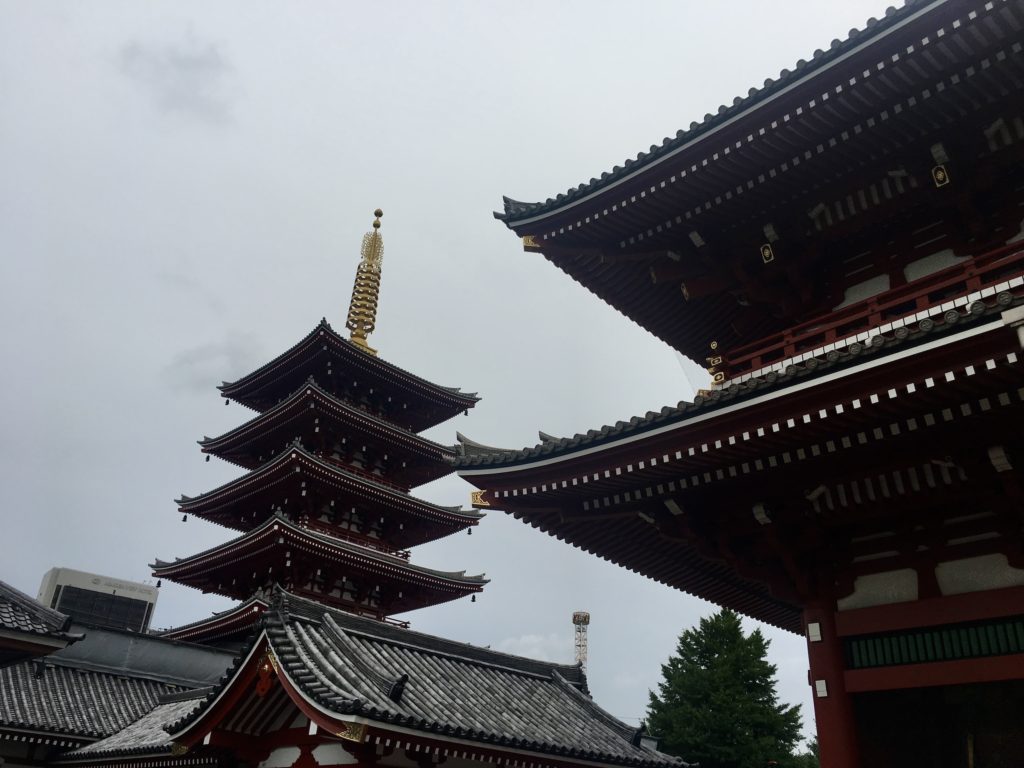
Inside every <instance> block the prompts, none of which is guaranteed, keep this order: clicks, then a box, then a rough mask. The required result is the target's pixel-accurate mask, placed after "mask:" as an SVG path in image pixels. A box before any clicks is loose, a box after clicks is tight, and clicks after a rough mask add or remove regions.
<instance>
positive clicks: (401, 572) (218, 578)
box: [152, 514, 487, 616]
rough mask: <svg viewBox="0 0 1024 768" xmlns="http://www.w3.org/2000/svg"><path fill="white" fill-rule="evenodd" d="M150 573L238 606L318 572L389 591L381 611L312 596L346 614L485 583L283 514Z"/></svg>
mask: <svg viewBox="0 0 1024 768" xmlns="http://www.w3.org/2000/svg"><path fill="white" fill-rule="evenodd" d="M152 568H153V575H154V576H155V577H157V578H162V579H170V580H172V581H175V582H178V583H181V584H186V585H188V586H191V587H194V588H196V589H201V590H203V591H204V592H214V593H216V594H219V595H224V596H226V597H232V598H234V599H236V600H238V599H244V598H249V597H250V596H252V595H253V594H254V593H255V592H256V591H257V590H258V589H261V588H262V587H263V586H264V585H265V583H266V582H267V581H268V579H273V580H281V579H290V580H294V581H295V582H296V583H299V582H301V583H307V582H308V581H310V579H311V578H312V574H314V573H317V572H321V573H322V575H324V576H325V577H327V576H329V575H330V574H329V573H328V572H331V573H334V574H336V575H338V576H345V577H356V578H359V579H361V580H366V579H369V580H372V581H373V583H374V585H376V586H381V585H387V586H388V587H389V590H388V591H387V593H386V594H385V593H382V595H383V597H382V603H381V605H380V606H379V608H370V607H368V606H366V605H365V604H352V605H349V604H348V603H347V602H346V601H345V599H344V598H336V597H334V596H332V595H330V594H328V593H312V592H311V596H313V597H315V599H316V600H318V601H321V602H325V603H336V604H337V605H339V606H347V608H348V609H349V610H358V611H364V610H365V611H366V612H372V613H379V614H381V615H385V616H387V615H391V614H395V613H403V612H405V611H411V610H414V609H416V608H423V607H426V606H428V605H436V604H438V603H444V602H447V601H449V600H454V599H456V598H459V597H464V596H465V595H470V594H473V593H476V592H480V591H481V590H482V589H483V587H484V585H485V584H486V583H487V579H485V578H484V577H483V575H479V576H467V575H466V573H465V571H454V572H449V571H436V570H432V569H430V568H423V567H421V566H416V565H412V564H410V563H409V562H408V561H406V560H405V559H403V558H401V557H397V556H394V555H388V554H385V553H383V552H380V551H377V550H373V549H369V548H368V547H363V546H360V545H358V544H353V543H350V542H347V541H343V540H342V539H338V538H335V537H333V536H328V535H326V534H323V533H319V532H316V531H311V530H309V529H307V528H303V527H301V526H299V525H297V524H296V523H293V522H292V521H291V520H289V519H287V518H286V517H284V516H283V515H280V514H275V515H272V516H270V517H269V518H268V519H267V520H266V521H265V522H264V523H263V524H262V525H261V526H259V527H258V528H255V529H253V530H251V531H249V532H248V533H245V534H243V535H242V536H239V537H238V538H235V539H232V540H231V541H229V542H226V543H225V544H221V545H220V546H217V547H213V548H212V549H208V550H206V551H204V552H200V553H198V554H195V555H192V556H190V557H186V558H181V559H177V560H175V561H174V562H164V561H161V560H157V561H156V562H155V563H154V564H153V565H152Z"/></svg>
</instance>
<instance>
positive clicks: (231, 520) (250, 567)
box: [153, 209, 486, 642]
mask: <svg viewBox="0 0 1024 768" xmlns="http://www.w3.org/2000/svg"><path fill="white" fill-rule="evenodd" d="M381 215H382V212H381V211H380V210H379V209H378V210H377V211H375V216H376V219H375V220H374V222H373V230H372V231H371V232H369V233H367V234H366V235H365V236H364V237H363V244H362V259H361V261H360V263H359V266H358V268H357V271H356V280H355V287H354V289H353V292H352V301H351V305H350V307H349V314H348V322H347V324H346V325H347V327H348V329H349V331H350V333H351V339H350V340H349V339H345V338H342V336H341V335H339V334H338V333H337V332H336V331H334V330H333V329H332V328H331V326H330V325H329V324H328V323H327V322H326V321H325V320H324V321H321V322H320V323H319V324H318V325H317V326H316V327H315V328H314V329H313V330H312V332H311V333H309V335H307V336H306V337H305V338H304V339H302V340H301V341H300V342H299V343H298V344H296V345H295V346H293V347H292V348H291V349H289V350H288V351H286V352H284V353H283V354H281V355H279V356H278V357H277V358H275V359H274V360H272V361H271V362H269V363H267V364H266V365H264V366H263V367H261V368H258V369H257V370H255V371H253V372H252V373H250V374H248V375H247V376H244V377H242V378H241V379H238V380H237V381H235V382H231V383H225V384H223V385H222V386H221V387H220V390H221V392H222V394H223V396H224V397H225V398H227V399H229V400H234V401H236V402H238V403H241V404H242V405H245V406H247V407H249V408H251V409H253V410H254V411H256V412H257V416H256V417H255V418H253V419H251V420H250V421H248V422H247V423H245V424H243V425H241V426H239V427H238V428H236V429H234V430H231V431H230V432H228V433H226V434H224V435H221V436H219V437H215V438H209V437H208V438H205V439H204V440H202V441H200V446H201V447H202V450H203V452H204V453H206V454H208V455H209V454H212V455H214V456H217V457H219V458H221V459H224V460H226V461H229V462H231V463H233V464H236V465H238V466H240V467H242V468H244V469H246V470H248V471H247V472H246V474H244V475H242V476H241V477H239V478H237V479H236V480H233V481H231V482H229V483H226V484H225V485H222V486H220V487H219V488H215V489H214V490H212V491H209V492H208V493H204V494H202V495H200V496H195V497H187V496H182V498H181V499H179V500H178V504H179V510H180V511H181V512H182V513H183V514H184V515H185V516H186V517H187V516H188V515H196V516H198V517H201V518H203V519H206V520H209V521H211V522H215V523H219V524H220V525H223V526H226V527H228V528H232V529H234V530H237V531H240V532H241V535H240V536H238V537H237V538H235V539H232V540H231V541H228V542H226V543H224V544H222V545H220V546H218V547H214V548H213V549H210V550H207V551H205V552H200V553H198V554H196V555H192V556H191V557H186V558H182V559H177V560H175V561H173V562H164V561H160V560H158V561H157V562H156V563H155V564H154V565H153V575H154V576H156V577H158V578H161V579H164V578H166V579H169V580H171V581H175V582H178V583H181V584H186V585H188V586H191V587H195V588H196V589H201V590H202V591H204V592H213V593H216V594H220V595H225V596H227V597H232V598H235V599H238V600H242V601H243V602H242V603H241V604H240V605H238V606H236V607H235V608H233V609H231V610H229V611H226V612H224V613H220V614H216V615H214V616H213V617H211V618H208V619H205V620H202V621H200V622H197V623H194V624H189V625H186V626H182V627H177V628H175V629H172V630H169V631H168V632H167V633H166V634H167V636H169V637H173V638H176V639H182V640H185V639H187V640H192V641H200V642H223V641H230V640H232V639H236V638H238V637H239V636H240V635H241V634H242V633H244V632H247V631H248V627H250V626H251V625H252V624H253V622H254V621H255V620H256V618H257V617H258V616H259V614H260V613H261V612H262V610H263V609H264V608H265V607H266V601H265V599H264V598H265V597H266V596H267V595H268V594H269V592H270V590H271V588H272V587H273V586H274V585H275V584H277V585H280V586H281V587H283V588H284V589H285V590H287V591H289V592H291V593H293V594H296V595H300V596H302V597H306V598H309V599H313V600H315V601H317V602H320V603H322V604H324V605H329V606H331V607H334V608H340V609H342V610H345V611H348V612H351V613H353V614H356V615H360V616H368V617H372V618H376V619H380V620H389V617H391V616H392V615H393V614H397V613H404V612H406V611H409V610H413V609H416V608H422V607H425V606H428V605H434V604H437V603H442V602H446V601H448V600H452V599H455V598H457V597H462V596H465V595H467V594H472V593H475V592H479V591H480V590H481V589H482V588H483V585H484V584H485V583H486V579H484V578H483V577H482V576H467V575H465V572H454V573H453V572H442V571H435V570H431V569H427V568H422V567H419V566H415V565H413V564H411V563H410V562H409V551H408V550H409V549H410V548H411V547H413V546H415V545H417V544H422V543H424V542H428V541H432V540H434V539H438V538H441V537H443V536H448V535H450V534H452V533H456V532H458V531H461V530H463V529H465V528H468V527H469V526H472V525H476V524H477V522H478V521H479V519H480V517H481V515H480V514H479V513H477V512H475V511H466V510H462V509H460V508H458V507H454V508H452V507H442V506H437V505H435V504H431V503H429V502H427V501H423V500H421V499H418V498H416V497H414V496H412V495H410V493H409V490H410V489H411V488H415V487H416V486H419V485H421V484H423V483H426V482H428V481H430V480H434V479H437V478H439V477H443V476H445V475H447V474H449V473H450V472H451V471H452V459H453V458H454V454H455V451H454V448H452V447H448V446H444V445H440V444H438V443H435V442H433V441H431V440H427V439H426V438H424V437H422V436H420V435H419V434H418V433H419V432H421V431H423V430H425V429H428V428H429V427H432V426H435V425H437V424H440V423H441V422H443V421H446V420H448V419H449V418H451V417H452V416H454V415H456V414H457V413H459V412H462V411H465V410H466V409H468V408H470V407H472V406H473V405H474V404H475V403H476V402H477V399H478V398H477V397H476V396H474V395H471V394H466V393H463V392H460V391H459V390H457V389H452V388H449V387H442V386H438V385H436V384H432V383H430V382H428V381H425V380H424V379H421V378H418V377H416V376H413V375H412V374H410V373H408V372H406V371H404V370H402V369H400V368H398V367H396V366H394V365H392V364H390V363H387V362H385V361H383V360H381V359H380V358H379V357H378V356H377V352H376V350H374V349H372V348H371V347H370V346H369V345H368V344H367V341H366V338H367V335H368V334H369V333H370V332H372V331H373V329H374V324H375V318H376V311H377V297H378V292H379V288H380V269H381V258H382V255H383V241H382V238H381V234H380V217H381Z"/></svg>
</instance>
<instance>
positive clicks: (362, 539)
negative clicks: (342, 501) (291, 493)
mask: <svg viewBox="0 0 1024 768" xmlns="http://www.w3.org/2000/svg"><path fill="white" fill-rule="evenodd" d="M301 524H302V525H303V526H304V527H305V528H308V529H309V530H311V531H315V532H317V533H323V534H326V535H328V536H331V537H332V538H335V539H341V540H342V541H350V542H352V543H353V544H358V545H359V546H361V547H367V548H368V549H373V550H376V551H377V552H383V553H385V554H388V555H394V556H395V557H400V558H402V559H403V560H408V559H409V555H410V552H409V550H407V549H397V548H396V547H389V546H388V545H387V544H385V543H384V542H383V541H380V540H379V539H374V538H371V537H370V536H363V535H361V534H358V533H350V532H348V531H346V530H345V529H344V528H339V527H337V526H334V525H330V524H329V523H324V522H322V521H320V520H310V519H308V518H304V519H303V520H302V521H301Z"/></svg>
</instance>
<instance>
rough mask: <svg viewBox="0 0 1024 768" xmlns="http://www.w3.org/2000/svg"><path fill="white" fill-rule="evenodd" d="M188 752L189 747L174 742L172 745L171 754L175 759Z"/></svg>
mask: <svg viewBox="0 0 1024 768" xmlns="http://www.w3.org/2000/svg"><path fill="white" fill-rule="evenodd" d="M187 752H188V747H187V746H186V745H184V744H182V743H180V742H177V741H175V742H173V743H172V744H171V754H172V755H174V756H175V757H180V756H181V755H184V754H185V753H187Z"/></svg>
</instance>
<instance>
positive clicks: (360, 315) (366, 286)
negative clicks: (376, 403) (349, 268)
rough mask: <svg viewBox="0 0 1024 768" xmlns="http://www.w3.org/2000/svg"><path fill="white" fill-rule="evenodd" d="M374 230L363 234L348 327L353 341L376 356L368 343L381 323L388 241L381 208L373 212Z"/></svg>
mask: <svg viewBox="0 0 1024 768" xmlns="http://www.w3.org/2000/svg"><path fill="white" fill-rule="evenodd" d="M373 215H374V216H375V217H376V218H375V219H374V220H373V231H372V232H367V233H366V234H365V235H363V247H362V249H361V250H360V255H361V256H362V259H361V260H360V262H359V266H358V267H357V268H356V282H355V285H354V286H353V287H352V302H351V303H350V304H349V306H348V321H347V322H346V323H345V327H346V328H348V329H349V331H351V336H350V338H351V339H352V342H353V343H355V344H358V345H359V346H360V347H362V348H363V350H364V351H366V352H368V353H369V354H371V355H376V354H377V350H375V349H374V348H373V347H371V346H370V345H369V344H367V343H366V337H367V336H368V335H369V334H371V333H373V329H374V327H376V322H377V299H378V297H379V295H380V267H381V262H382V261H383V259H384V239H383V238H382V237H381V236H380V217H381V216H383V215H384V211H382V210H381V209H380V208H378V209H377V210H375V211H374V212H373Z"/></svg>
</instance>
